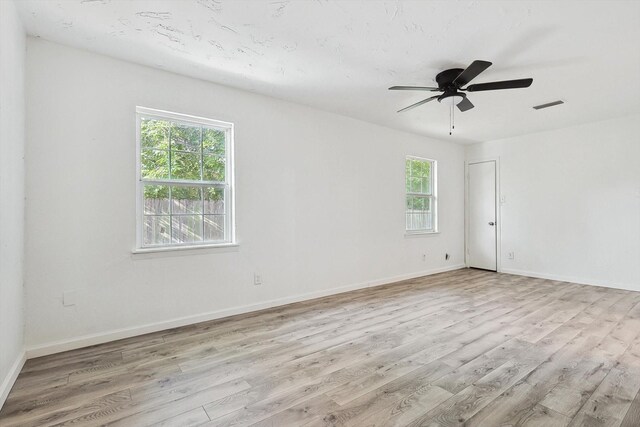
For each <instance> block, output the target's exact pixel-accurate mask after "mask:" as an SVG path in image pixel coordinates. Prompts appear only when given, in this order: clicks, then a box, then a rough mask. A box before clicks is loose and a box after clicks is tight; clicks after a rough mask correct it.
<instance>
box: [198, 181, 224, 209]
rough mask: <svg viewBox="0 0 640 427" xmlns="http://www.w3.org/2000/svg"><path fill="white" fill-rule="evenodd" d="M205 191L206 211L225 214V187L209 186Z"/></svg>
mask: <svg viewBox="0 0 640 427" xmlns="http://www.w3.org/2000/svg"><path fill="white" fill-rule="evenodd" d="M202 191H203V192H204V213H205V214H224V189H223V188H214V187H207V188H203V190H202Z"/></svg>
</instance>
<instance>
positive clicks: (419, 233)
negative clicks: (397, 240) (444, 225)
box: [404, 231, 440, 238]
mask: <svg viewBox="0 0 640 427" xmlns="http://www.w3.org/2000/svg"><path fill="white" fill-rule="evenodd" d="M436 234H440V232H439V231H407V232H405V233H404V237H405V238H411V237H423V236H434V235H436Z"/></svg>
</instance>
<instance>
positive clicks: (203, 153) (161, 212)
mask: <svg viewBox="0 0 640 427" xmlns="http://www.w3.org/2000/svg"><path fill="white" fill-rule="evenodd" d="M137 119H138V127H137V129H138V152H139V156H138V159H139V162H138V168H139V172H138V247H139V248H154V247H173V246H192V245H211V244H224V243H232V242H233V240H234V236H233V212H232V206H233V202H232V190H233V188H232V183H233V163H232V139H233V125H232V124H231V123H225V122H219V121H216V120H209V119H203V118H198V117H191V116H186V115H182V114H176V113H169V112H165V111H158V110H151V109H147V108H141V107H138V108H137Z"/></svg>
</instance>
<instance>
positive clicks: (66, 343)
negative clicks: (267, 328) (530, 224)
mask: <svg viewBox="0 0 640 427" xmlns="http://www.w3.org/2000/svg"><path fill="white" fill-rule="evenodd" d="M461 268H465V266H464V264H458V265H454V266H450V267H442V268H434V269H431V270H426V271H420V272H415V273H409V274H404V275H400V276H394V277H387V278H383V279H378V280H373V281H369V282H362V283H356V284H352V285H347V286H341V287H337V288H332V289H326V290H322V291H317V292H309V293H306V294H300V295H294V296H290V297H285V298H278V299H273V300H269V301H264V302H260V303H257V304H249V305H244V306H239V307H234V308H230V309H224V310H217V311H212V312H208V313H202V314H197V315H193V316H185V317H180V318H176V319H171V320H166V321H162V322H156V323H149V324H146V325H140V326H136V327H132V328H124V329H117V330H112V331H108V332H102V333H97V334H91V335H84V336H81V337H77V338H71V339H67V340H61V341H54V342H49V343H45V344H41V345H37V346H30V347H28V348H27V351H26V354H27V358H28V359H32V358H34V357H41V356H47V355H50V354H55V353H61V352H63V351H69V350H75V349H78V348H82V347H88V346H92V345H96V344H103V343H106V342H109V341H116V340H120V339H124V338H131V337H135V336H138V335H144V334H149V333H152V332H159V331H164V330H166V329H172V328H178V327H180V326H186V325H191V324H194V323H200V322H206V321H209V320H215V319H221V318H223V317H229V316H234V315H237V314H244V313H249V312H252V311H257V310H264V309H266V308H273V307H278V306H281V305H286V304H291V303H294V302H301V301H307V300H311V299H315V298H321V297H326V296H329V295H336V294H341V293H344V292H349V291H354V290H356V289H363V288H369V287H374V286H381V285H387V284H389V283H394V282H399V281H402V280H408V279H414V278H416V277H422V276H429V275H431V274H437V273H443V272H446V271H452V270H459V269H461Z"/></svg>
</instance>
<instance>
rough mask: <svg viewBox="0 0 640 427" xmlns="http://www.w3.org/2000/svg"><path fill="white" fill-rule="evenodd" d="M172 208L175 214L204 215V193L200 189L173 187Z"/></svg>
mask: <svg viewBox="0 0 640 427" xmlns="http://www.w3.org/2000/svg"><path fill="white" fill-rule="evenodd" d="M171 208H172V209H173V211H172V212H173V213H174V214H186V213H202V192H201V190H200V188H199V187H182V186H173V187H171Z"/></svg>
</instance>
